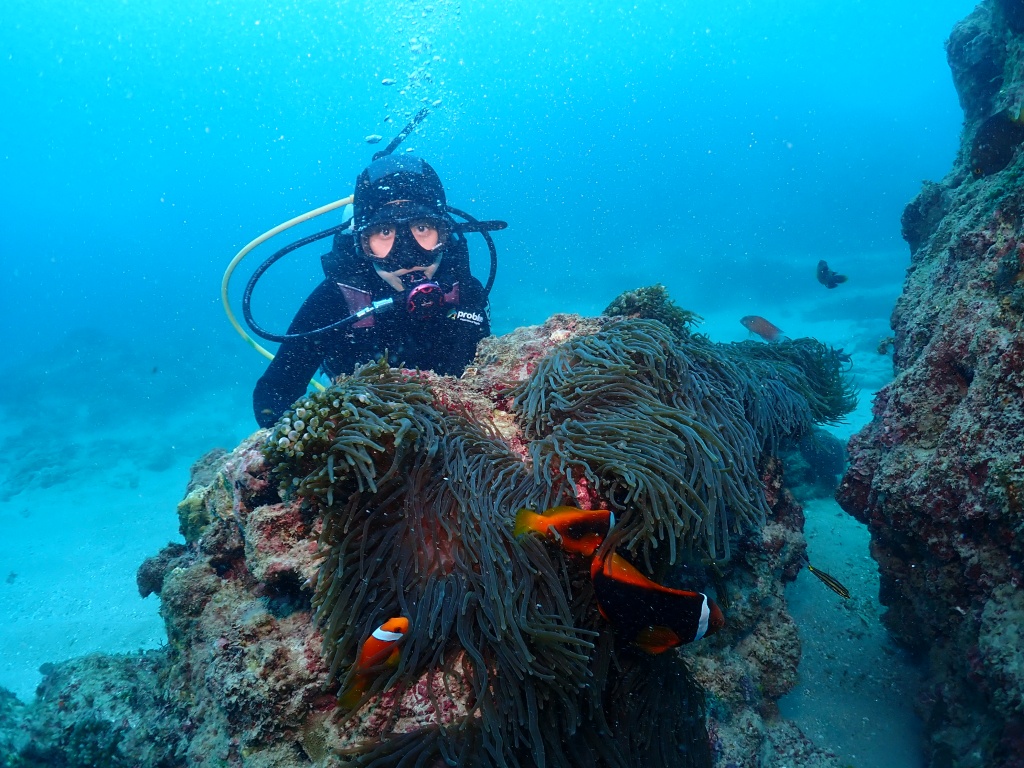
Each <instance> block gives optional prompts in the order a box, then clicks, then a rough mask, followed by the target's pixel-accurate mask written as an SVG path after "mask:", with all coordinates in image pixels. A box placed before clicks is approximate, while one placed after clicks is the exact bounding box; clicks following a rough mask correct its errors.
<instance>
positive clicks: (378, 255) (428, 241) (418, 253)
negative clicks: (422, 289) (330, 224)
mask: <svg viewBox="0 0 1024 768" xmlns="http://www.w3.org/2000/svg"><path fill="white" fill-rule="evenodd" d="M448 235H449V227H448V226H447V223H446V222H444V221H442V220H440V219H434V218H416V219H413V220H410V221H405V222H398V221H395V222H391V221H387V222H381V223H379V224H375V225H373V226H371V227H367V228H366V230H365V231H363V232H362V233H361V234H360V235H359V243H360V247H361V248H362V250H363V254H364V255H365V256H366V257H367V258H368V259H369V260H370V262H371V263H372V264H373V268H374V269H375V270H376V272H377V274H378V275H379V276H380V278H381V279H382V280H384V281H385V282H386V283H388V284H389V285H390V286H391V287H392V288H394V289H395V290H396V291H402V290H406V289H408V288H410V287H411V286H413V285H415V284H416V283H420V282H423V281H424V280H429V279H431V278H432V277H433V276H434V273H435V272H436V271H437V268H438V266H440V264H441V258H442V257H443V256H444V246H445V244H446V243H447V242H448Z"/></svg>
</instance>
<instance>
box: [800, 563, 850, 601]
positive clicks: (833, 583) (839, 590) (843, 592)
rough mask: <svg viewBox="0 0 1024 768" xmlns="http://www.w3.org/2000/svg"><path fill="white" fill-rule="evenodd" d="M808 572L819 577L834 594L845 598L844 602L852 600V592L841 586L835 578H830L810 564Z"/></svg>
mask: <svg viewBox="0 0 1024 768" xmlns="http://www.w3.org/2000/svg"><path fill="white" fill-rule="evenodd" d="M807 570H808V571H810V572H811V573H813V574H814V575H815V576H817V577H818V578H819V579H820V580H821V583H822V584H824V585H825V586H826V587H828V588H829V589H831V590H832V591H833V592H835V593H836V594H837V595H839V596H840V597H841V598H843V599H844V600H849V599H850V590H848V589H847V588H846V587H844V586H843V585H842V584H840V583H839V581H838V579H836V578H834V577H832V576H829V575H828V574H827V573H825V572H824V571H819V570H818V569H817V568H815V567H814V566H813V565H811V564H810V563H808V564H807Z"/></svg>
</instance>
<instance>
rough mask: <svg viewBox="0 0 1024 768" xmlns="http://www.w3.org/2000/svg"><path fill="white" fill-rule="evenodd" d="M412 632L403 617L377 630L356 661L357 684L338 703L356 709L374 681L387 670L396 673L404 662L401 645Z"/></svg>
mask: <svg viewBox="0 0 1024 768" xmlns="http://www.w3.org/2000/svg"><path fill="white" fill-rule="evenodd" d="M408 631H409V620H408V619H407V618H405V617H404V616H398V617H396V618H394V619H388V620H387V621H385V622H384V623H383V624H381V625H380V626H379V627H377V628H376V629H375V630H373V632H372V633H371V634H370V636H369V637H368V638H366V640H365V641H364V642H363V647H362V648H360V649H359V658H357V659H356V663H355V670H356V676H355V680H354V681H353V682H352V684H351V685H350V686H349V688H348V690H346V691H345V693H344V694H343V695H342V696H341V697H340V698H339V699H338V704H339V705H341V706H342V707H344V708H345V709H355V707H356V706H357V705H358V704H359V702H360V701H362V699H363V696H364V695H365V694H366V689H367V688H369V686H370V683H371V682H373V679H374V678H375V677H376V676H377V675H379V674H380V673H381V672H382V671H384V670H386V669H394V668H395V667H396V666H398V661H399V659H400V658H401V649H400V648H399V647H398V641H399V640H401V639H402V638H403V637H405V634H406V632H408Z"/></svg>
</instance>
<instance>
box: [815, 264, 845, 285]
mask: <svg viewBox="0 0 1024 768" xmlns="http://www.w3.org/2000/svg"><path fill="white" fill-rule="evenodd" d="M846 280H847V277H846V275H840V274H839V273H838V272H833V271H832V270H831V269H830V268H829V266H828V262H827V261H824V260H822V261H819V262H818V282H819V283H821V284H822V285H824V286H825V287H826V288H835V287H836V286H837V285H839V284H840V283H845V282H846Z"/></svg>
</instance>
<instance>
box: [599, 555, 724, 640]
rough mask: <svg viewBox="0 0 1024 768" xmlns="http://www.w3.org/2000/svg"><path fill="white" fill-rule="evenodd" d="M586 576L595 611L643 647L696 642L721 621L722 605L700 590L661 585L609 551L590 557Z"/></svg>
mask: <svg viewBox="0 0 1024 768" xmlns="http://www.w3.org/2000/svg"><path fill="white" fill-rule="evenodd" d="M590 580H591V581H592V582H593V584H594V595H595V597H596V598H597V606H598V609H599V610H600V612H601V615H602V616H603V617H604V618H605V620H607V621H608V622H610V623H611V624H612V625H613V626H614V627H615V629H616V631H617V632H618V633H619V635H621V636H623V637H626V638H629V639H630V640H631V641H632V642H633V643H634V644H636V645H637V646H639V647H640V648H642V649H643V650H645V651H647V653H651V654H658V653H663V652H664V651H667V650H668V649H669V648H675V647H676V646H679V645H684V644H686V643H693V642H696V641H697V640H700V639H701V638H702V637H706V636H707V635H711V634H714V633H715V632H717V631H718V630H720V629H721V628H722V627H724V626H725V616H724V615H723V614H722V609H721V608H719V607H718V605H717V604H716V603H715V601H714V600H712V599H711V598H710V597H708V596H707V595H705V594H704V593H703V592H689V591H687V590H682V589H672V588H670V587H664V586H662V585H661V584H658V583H656V582H653V581H651V580H650V579H649V578H647V577H646V576H644V575H643V574H642V573H640V571H638V570H637V569H636V568H635V567H634V566H633V565H632V564H631V563H630V562H629V561H628V560H626V558H624V557H622V556H621V555H618V554H616V553H615V552H612V553H610V554H608V555H605V556H596V557H594V560H593V562H592V563H591V564H590Z"/></svg>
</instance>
